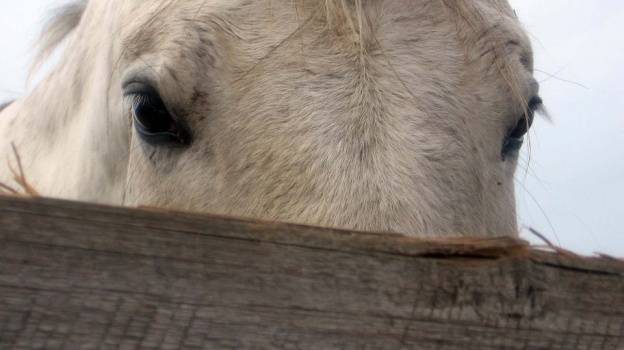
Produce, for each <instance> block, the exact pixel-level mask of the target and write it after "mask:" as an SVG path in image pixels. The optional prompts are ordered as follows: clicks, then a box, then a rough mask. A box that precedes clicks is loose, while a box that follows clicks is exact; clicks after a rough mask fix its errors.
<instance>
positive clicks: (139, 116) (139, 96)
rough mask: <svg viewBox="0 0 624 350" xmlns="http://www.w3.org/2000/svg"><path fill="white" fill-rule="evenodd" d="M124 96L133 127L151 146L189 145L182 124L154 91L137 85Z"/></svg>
mask: <svg viewBox="0 0 624 350" xmlns="http://www.w3.org/2000/svg"><path fill="white" fill-rule="evenodd" d="M125 95H126V96H128V97H129V98H130V99H131V103H132V115H133V119H134V127H135V129H136V131H137V133H138V134H139V136H140V137H141V138H142V139H143V140H144V141H145V142H147V143H149V144H153V145H163V144H179V145H188V144H190V135H189V133H188V131H187V129H186V127H184V125H182V123H181V122H180V121H179V120H178V119H177V118H175V117H174V116H172V115H171V113H170V112H169V111H168V110H167V107H166V106H165V103H164V102H163V100H162V98H161V97H160V95H159V94H158V93H157V92H156V90H155V89H153V88H151V87H150V86H147V85H143V84H138V86H137V85H135V86H134V87H133V88H130V89H128V90H127V91H126V92H125Z"/></svg>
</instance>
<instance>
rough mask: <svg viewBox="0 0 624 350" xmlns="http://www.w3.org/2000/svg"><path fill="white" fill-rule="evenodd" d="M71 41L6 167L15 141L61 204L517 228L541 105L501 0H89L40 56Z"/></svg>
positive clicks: (26, 101)
mask: <svg viewBox="0 0 624 350" xmlns="http://www.w3.org/2000/svg"><path fill="white" fill-rule="evenodd" d="M61 41H64V42H65V43H66V47H65V49H64V52H63V55H62V58H61V61H60V63H59V64H58V65H57V66H56V68H55V69H53V70H52V71H51V73H49V75H47V77H46V78H45V79H44V80H43V81H42V82H41V83H40V84H38V85H37V86H36V88H34V90H33V91H32V93H30V94H29V95H28V96H25V97H23V98H21V99H19V100H17V101H15V102H13V103H12V104H10V105H9V106H8V107H6V108H5V109H4V111H3V112H2V113H1V114H0V157H1V158H0V159H2V161H3V164H4V162H5V159H7V158H10V157H11V156H12V147H11V144H14V145H15V146H16V148H17V150H18V151H19V154H20V156H21V159H22V162H23V165H24V172H25V174H26V175H27V177H28V179H29V180H30V182H31V183H32V184H33V186H34V187H35V188H36V189H38V190H39V191H40V192H41V193H43V194H44V195H46V196H51V197H60V198H68V199H75V200H84V201H95V202H101V203H109V204H116V205H131V206H136V205H143V206H152V207H162V208H173V209H178V210H189V211H199V212H209V213H213V214H223V215H230V216H243V217H251V218H261V219H266V220H279V221H287V222H297V223H306V224H313V225H321V226H332V227H339V228H350V229H357V230H368V231H379V232H399V233H405V234H411V235H419V236H443V235H472V236H493V235H497V236H500V235H510V236H513V235H516V234H517V224H516V213H515V204H514V181H513V178H514V172H515V169H516V163H517V157H518V150H519V148H520V146H521V145H522V140H523V136H524V135H525V134H526V132H527V130H528V128H529V126H530V124H531V121H532V116H533V113H534V111H535V110H536V109H537V108H538V107H539V105H540V104H541V100H540V99H539V97H538V91H537V89H538V86H537V83H536V82H535V80H534V79H533V77H532V70H533V67H532V51H531V47H530V43H529V40H528V39H527V36H526V34H525V33H524V31H523V29H522V27H521V25H520V24H519V22H518V20H517V18H516V16H515V14H514V12H513V10H512V9H511V7H510V6H509V5H508V3H507V2H506V1H504V0H374V1H373V0H254V1H248V0H152V1H144V0H89V1H82V2H77V3H73V4H71V5H69V6H67V7H66V8H64V10H63V11H62V12H60V13H59V15H58V16H57V17H56V18H55V19H54V21H52V22H51V24H50V25H49V26H48V27H47V34H45V36H44V38H43V44H42V46H43V50H42V52H43V54H42V57H45V56H46V54H47V53H49V52H50V51H51V50H53V49H54V48H55V46H56V45H57V44H59V43H60V42H61ZM3 169H4V168H3ZM0 181H1V182H3V183H5V184H10V183H11V181H13V180H12V177H11V173H10V172H9V171H4V170H3V171H0Z"/></svg>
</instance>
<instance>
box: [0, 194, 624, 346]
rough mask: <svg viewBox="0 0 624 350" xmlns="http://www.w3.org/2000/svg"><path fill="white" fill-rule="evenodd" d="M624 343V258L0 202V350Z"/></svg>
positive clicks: (510, 243) (512, 244) (44, 202)
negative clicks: (592, 256)
mask: <svg viewBox="0 0 624 350" xmlns="http://www.w3.org/2000/svg"><path fill="white" fill-rule="evenodd" d="M30 348H41V349H44V348H45V349H76V348H80V349H139V348H141V349H201V348H207V349H242V348H253V349H273V348H275V349H462V350H464V349H561V350H564V349H565V350H573V349H614V350H617V349H624V264H623V263H622V262H620V261H617V260H615V259H608V258H579V257H574V256H568V255H561V254H557V253H548V252H543V251H535V250H533V249H531V248H530V247H529V246H527V244H525V243H524V242H521V241H515V240H510V239H491V240H465V239H464V240H456V241H454V240H444V241H422V240H416V239H411V238H407V237H403V236H399V235H381V234H366V233H353V232H345V231H338V230H330V229H320V228H312V227H305V226H297V225H287V224H277V223H261V222H253V221H242V220H234V219H227V218H221V217H211V216H200V215H192V214H183V213H165V212H158V211H148V210H136V209H125V208H111V207H104V206H97V205H90V204H84V203H72V202H62V201H55V200H48V199H34V200H32V199H30V200H29V199H25V198H17V197H0V349H30Z"/></svg>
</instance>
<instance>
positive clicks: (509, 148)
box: [501, 96, 543, 160]
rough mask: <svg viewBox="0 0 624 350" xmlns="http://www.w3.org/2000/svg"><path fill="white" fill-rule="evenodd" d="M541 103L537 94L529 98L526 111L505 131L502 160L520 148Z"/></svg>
mask: <svg viewBox="0 0 624 350" xmlns="http://www.w3.org/2000/svg"><path fill="white" fill-rule="evenodd" d="M542 103H543V102H542V99H541V98H540V97H538V96H535V97H533V98H531V100H529V103H528V106H527V107H528V108H527V111H526V113H524V114H522V116H521V117H520V118H519V119H518V122H517V123H516V125H515V126H514V127H513V128H511V129H509V130H508V131H507V134H506V135H505V140H504V141H503V149H502V152H501V156H502V159H503V160H506V159H507V157H508V156H509V155H511V154H513V153H516V152H518V151H519V150H520V148H522V145H523V144H524V136H525V135H526V134H527V133H528V132H529V129H530V128H531V125H533V119H534V116H535V111H537V110H538V109H539V108H540V107H541V106H542Z"/></svg>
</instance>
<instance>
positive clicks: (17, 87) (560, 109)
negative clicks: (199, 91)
mask: <svg viewBox="0 0 624 350" xmlns="http://www.w3.org/2000/svg"><path fill="white" fill-rule="evenodd" d="M59 3H62V1H61V2H59V1H58V0H26V1H19V2H18V1H2V3H0V52H1V54H0V77H1V78H0V102H1V101H3V100H8V99H10V98H14V97H18V96H20V95H22V94H23V93H24V92H25V91H26V90H27V89H26V87H25V78H26V71H27V68H28V65H29V62H30V60H31V58H32V50H31V49H30V48H31V46H32V43H33V41H34V38H35V37H36V35H37V33H38V32H39V30H40V28H41V25H42V23H43V19H44V18H45V14H46V13H47V11H48V10H50V9H51V8H54V7H55V6H56V5H58V4H59ZM511 3H512V5H513V6H514V8H515V9H516V11H517V13H518V15H519V17H520V19H521V21H522V22H523V23H524V25H525V27H526V29H527V30H528V32H529V33H530V35H531V38H532V39H533V45H534V49H535V52H536V68H537V70H538V71H537V73H536V76H537V78H538V80H539V81H540V82H541V86H542V93H541V94H542V97H543V99H544V101H545V102H546V104H547V107H548V109H549V112H550V114H551V116H552V119H553V121H552V123H549V122H547V121H545V120H543V119H542V120H538V121H537V122H536V125H535V126H534V128H533V132H532V135H531V140H530V144H531V151H530V156H529V153H528V151H527V149H526V148H525V153H524V155H523V157H522V160H521V167H520V169H519V170H518V174H517V176H516V177H517V189H518V190H517V191H518V205H519V215H520V222H521V223H522V224H523V225H526V226H530V227H533V228H535V229H537V230H538V231H540V232H542V233H543V234H544V235H545V236H547V237H548V238H549V239H551V240H553V241H554V242H556V243H559V244H561V245H562V246H563V247H565V248H568V249H571V250H574V251H576V252H579V253H583V254H592V253H594V252H601V253H606V254H611V255H615V256H620V257H624V204H623V202H624V115H623V111H624V89H623V88H622V84H624V68H623V65H624V40H623V39H622V33H624V21H623V20H622V18H624V1H621V0H601V1H587V0H548V1H545V0H511ZM527 167H528V169H527ZM524 237H525V238H530V237H529V236H528V235H526V236H524ZM530 239H531V240H533V238H530Z"/></svg>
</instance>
